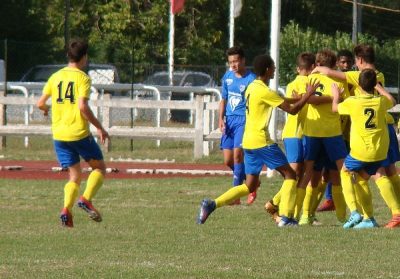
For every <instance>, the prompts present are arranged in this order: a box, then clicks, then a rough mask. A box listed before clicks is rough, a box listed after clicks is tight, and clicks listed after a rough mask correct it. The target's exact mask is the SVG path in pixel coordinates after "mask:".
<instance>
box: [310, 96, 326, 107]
mask: <svg viewBox="0 0 400 279" xmlns="http://www.w3.org/2000/svg"><path fill="white" fill-rule="evenodd" d="M331 102H332V98H331V97H330V96H316V95H312V96H310V98H308V101H307V103H309V104H311V105H320V104H327V103H331Z"/></svg>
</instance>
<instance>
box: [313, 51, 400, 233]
mask: <svg viewBox="0 0 400 279" xmlns="http://www.w3.org/2000/svg"><path fill="white" fill-rule="evenodd" d="M354 55H355V63H356V66H357V68H358V71H348V72H340V71H335V70H332V69H329V68H327V67H318V66H317V67H316V68H315V69H314V70H313V72H319V73H323V74H326V75H328V76H330V77H334V78H337V79H340V80H343V81H347V83H348V84H350V85H353V86H354V87H355V88H354V94H355V96H357V95H358V94H360V90H361V89H360V86H359V84H358V81H359V76H360V71H362V70H365V69H371V70H374V71H375V73H376V77H377V81H378V83H380V84H381V85H382V86H384V85H385V78H384V75H383V73H382V72H379V71H378V70H377V69H376V67H375V51H374V49H373V47H372V46H370V45H366V44H359V45H357V46H356V47H355V48H354ZM385 117H386V123H387V125H388V130H389V138H390V143H389V150H388V160H387V161H385V162H384V168H385V171H384V172H381V171H379V170H378V172H377V173H376V174H375V175H373V176H372V178H373V179H374V180H375V184H376V185H377V186H378V188H379V191H380V193H381V196H382V198H383V199H384V200H385V202H386V204H387V206H388V207H389V208H390V209H391V211H392V215H393V218H392V219H391V220H390V221H389V223H388V224H387V226H392V225H393V226H397V221H398V220H397V219H398V218H397V217H398V209H397V208H396V207H397V205H396V203H395V202H393V201H394V200H400V179H399V176H398V175H397V170H396V167H395V163H396V161H399V159H400V154H399V149H398V145H397V144H396V143H397V137H396V134H395V132H394V127H393V124H394V119H393V117H392V116H391V115H390V114H389V113H388V112H386V115H385ZM361 186H365V187H367V186H368V185H364V184H362V185H361ZM361 189H362V188H361V187H355V188H354V190H355V191H356V192H355V194H356V195H357V191H361ZM392 189H393V190H394V193H395V197H393V196H392V195H393V191H392ZM363 191H364V193H369V192H368V189H364V190H363ZM348 194H350V193H349V192H348ZM360 194H362V193H360Z"/></svg>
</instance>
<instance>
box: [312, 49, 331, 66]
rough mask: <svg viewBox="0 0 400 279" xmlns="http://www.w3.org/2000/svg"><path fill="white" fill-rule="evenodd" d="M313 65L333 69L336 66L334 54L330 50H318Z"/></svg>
mask: <svg viewBox="0 0 400 279" xmlns="http://www.w3.org/2000/svg"><path fill="white" fill-rule="evenodd" d="M315 63H316V64H317V65H318V66H325V67H328V68H331V69H333V68H335V66H336V54H335V53H334V52H333V51H332V50H330V49H323V50H320V51H318V52H317V55H316V56H315Z"/></svg>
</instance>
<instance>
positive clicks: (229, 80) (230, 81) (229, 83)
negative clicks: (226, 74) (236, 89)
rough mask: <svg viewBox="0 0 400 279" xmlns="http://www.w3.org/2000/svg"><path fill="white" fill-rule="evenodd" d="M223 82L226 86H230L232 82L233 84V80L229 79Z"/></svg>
mask: <svg viewBox="0 0 400 279" xmlns="http://www.w3.org/2000/svg"><path fill="white" fill-rule="evenodd" d="M225 82H226V85H228V86H229V85H231V84H232V82H233V79H231V78H227V79H226V80H225Z"/></svg>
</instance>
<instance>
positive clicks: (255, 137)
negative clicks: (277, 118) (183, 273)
mask: <svg viewBox="0 0 400 279" xmlns="http://www.w3.org/2000/svg"><path fill="white" fill-rule="evenodd" d="M245 96H246V124H245V127H244V134H243V142H242V147H243V148H244V149H257V148H261V147H265V146H268V145H271V144H273V143H274V142H273V141H272V140H271V138H270V136H269V133H268V124H269V121H270V119H271V113H272V110H273V108H274V107H277V106H279V105H280V104H282V103H283V102H284V99H283V98H282V97H281V96H279V95H278V94H277V93H276V92H275V91H273V90H271V89H270V88H269V87H268V86H267V85H266V84H265V83H264V82H263V81H261V80H259V79H256V80H254V81H253V82H252V83H250V84H249V86H248V87H247V89H246V92H245Z"/></svg>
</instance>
